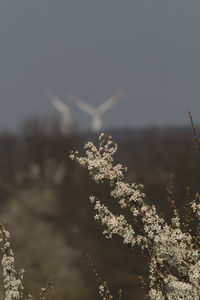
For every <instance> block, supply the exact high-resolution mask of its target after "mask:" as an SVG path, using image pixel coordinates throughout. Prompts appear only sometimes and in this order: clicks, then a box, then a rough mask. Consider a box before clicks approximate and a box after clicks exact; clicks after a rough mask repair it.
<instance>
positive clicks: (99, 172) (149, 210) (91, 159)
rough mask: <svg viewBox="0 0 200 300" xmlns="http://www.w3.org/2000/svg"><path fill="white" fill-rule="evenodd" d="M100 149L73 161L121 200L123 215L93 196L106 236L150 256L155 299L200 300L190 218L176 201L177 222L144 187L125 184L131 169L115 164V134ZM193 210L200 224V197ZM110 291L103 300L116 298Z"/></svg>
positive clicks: (199, 261)
mask: <svg viewBox="0 0 200 300" xmlns="http://www.w3.org/2000/svg"><path fill="white" fill-rule="evenodd" d="M99 141H100V144H99V147H98V148H97V147H96V146H95V145H94V144H93V143H92V142H88V143H87V144H86V145H85V151H86V156H84V157H81V156H79V154H78V152H77V151H75V152H72V153H71V155H70V158H71V159H73V160H75V161H77V162H78V163H79V164H80V165H81V166H82V167H85V168H87V169H88V171H89V174H90V176H91V178H92V179H93V180H94V181H95V182H96V183H104V182H106V183H108V184H109V185H110V187H111V192H110V195H111V197H112V198H114V199H116V200H117V201H118V204H119V206H120V208H121V210H122V214H120V215H117V214H115V213H113V212H112V211H111V210H109V208H108V207H107V206H105V205H104V204H103V203H102V202H101V201H100V200H99V199H98V198H97V197H96V196H94V195H91V196H90V201H91V203H92V204H93V205H94V210H95V211H96V215H95V217H94V218H95V219H96V220H99V221H100V222H101V224H102V225H103V227H104V231H103V234H104V235H105V237H106V238H108V239H109V238H112V236H113V235H114V234H116V235H118V236H120V237H121V238H122V241H123V243H124V244H127V245H130V246H131V247H133V246H134V245H136V244H137V245H138V246H140V247H141V250H142V251H145V252H147V254H148V257H149V291H148V298H149V299H151V300H154V299H155V300H164V299H168V300H177V299H187V300H197V299H200V253H199V232H198V230H197V232H196V234H192V233H191V230H190V229H188V230H186V228H188V218H187V217H185V218H184V219H183V220H181V218H180V216H179V213H178V210H177V209H176V207H175V205H174V202H173V200H172V199H170V197H169V200H171V204H172V207H173V217H172V218H171V222H167V221H165V219H164V218H163V217H161V216H159V214H158V213H157V211H156V208H155V206H154V205H148V204H147V202H146V201H145V194H144V191H143V185H141V184H139V185H138V184H136V183H132V184H129V183H127V182H125V180H124V171H126V167H123V166H122V165H120V164H117V165H114V164H113V155H114V154H115V153H116V151H117V145H116V144H115V143H114V142H113V141H112V138H111V136H108V135H105V134H101V135H100V137H99ZM124 209H129V211H130V212H131V214H132V218H133V220H134V222H133V224H131V223H130V222H129V221H128V220H127V218H126V216H125V214H124ZM189 210H190V211H191V212H192V213H193V214H194V215H195V216H196V218H197V220H198V222H199V223H200V196H199V194H197V195H196V197H195V200H193V201H189V203H188V211H189ZM104 289H105V287H104V286H102V285H100V295H101V296H102V298H103V299H111V297H112V296H111V295H110V294H109V297H106V296H105V294H104V293H103V291H104Z"/></svg>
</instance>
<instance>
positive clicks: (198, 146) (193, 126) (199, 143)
mask: <svg viewBox="0 0 200 300" xmlns="http://www.w3.org/2000/svg"><path fill="white" fill-rule="evenodd" d="M188 114H189V117H190V122H191V125H192V130H193V135H194V141H195V144H196V147H197V149H198V151H200V139H199V138H198V137H197V133H196V128H195V125H194V122H193V118H192V115H191V113H190V111H188Z"/></svg>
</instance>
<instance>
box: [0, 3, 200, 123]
mask: <svg viewBox="0 0 200 300" xmlns="http://www.w3.org/2000/svg"><path fill="white" fill-rule="evenodd" d="M121 88H124V89H126V90H127V96H126V98H124V100H122V101H121V102H120V103H118V104H117V105H116V106H115V107H113V109H112V110H110V111H109V112H108V113H106V114H105V117H104V125H105V127H120V126H149V125H168V124H170V125H172V124H176V125H181V124H185V123H187V122H188V116H187V110H188V109H190V110H191V111H192V113H193V117H194V118H195V119H196V120H197V121H199V119H200V3H199V2H198V1H195V0H123V1H122V0H3V1H1V2H0V128H5V127H9V128H16V127H17V126H19V124H20V123H21V122H22V121H23V119H24V118H27V117H29V116H33V115H36V114H39V115H40V116H48V115H52V114H56V111H55V110H54V108H53V107H52V106H51V104H50V103H49V102H48V100H47V99H46V98H45V95H44V94H45V90H46V89H50V90H52V91H53V92H54V93H55V94H57V95H58V96H59V97H60V98H61V99H64V97H65V95H66V94H67V93H75V94H76V95H77V96H80V97H82V98H83V99H85V100H86V101H88V102H89V103H91V104H94V105H98V104H100V103H101V102H102V101H103V100H104V99H106V98H107V97H109V96H110V95H111V94H112V93H113V92H115V91H116V90H118V89H121ZM73 113H74V118H75V120H76V121H78V122H79V124H80V126H81V127H82V128H89V126H90V119H89V117H88V116H87V115H84V114H83V113H80V112H79V111H77V110H73Z"/></svg>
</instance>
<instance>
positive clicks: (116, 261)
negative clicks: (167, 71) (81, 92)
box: [0, 119, 200, 300]
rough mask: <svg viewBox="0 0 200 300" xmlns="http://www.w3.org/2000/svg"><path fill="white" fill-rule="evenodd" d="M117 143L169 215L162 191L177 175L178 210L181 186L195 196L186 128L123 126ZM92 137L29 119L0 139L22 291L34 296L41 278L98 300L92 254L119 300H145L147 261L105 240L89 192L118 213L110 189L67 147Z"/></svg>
mask: <svg viewBox="0 0 200 300" xmlns="http://www.w3.org/2000/svg"><path fill="white" fill-rule="evenodd" d="M111 135H112V136H113V139H114V140H115V141H116V142H117V143H118V152H117V154H116V158H115V159H116V162H117V163H122V164H124V165H126V166H128V172H127V173H126V176H125V177H126V180H128V181H130V182H131V181H136V182H137V183H139V182H141V183H143V184H144V187H145V193H146V198H147V201H148V202H149V203H154V204H155V205H156V206H157V207H158V210H160V211H161V212H162V214H163V215H164V216H165V217H166V218H168V216H169V214H170V209H169V203H168V202H167V200H166V198H167V190H166V188H167V186H168V185H169V179H170V174H172V173H173V174H174V178H175V183H174V185H175V191H174V194H175V198H176V203H177V206H178V207H179V208H180V209H181V208H182V207H183V205H184V203H185V197H186V188H188V187H189V188H190V197H191V198H193V197H194V195H195V193H196V192H198V191H200V187H199V178H200V168H199V164H200V155H199V153H198V152H197V151H196V149H195V144H194V140H193V136H192V130H191V128H177V127H176V128H162V129H161V128H143V129H133V130H131V129H123V130H122V129H121V130H114V131H112V132H111ZM88 140H92V141H95V142H97V141H98V136H97V135H94V134H91V133H84V134H81V133H76V132H74V133H72V134H71V135H70V136H63V135H62V134H60V133H59V130H58V126H57V124H56V123H52V124H49V123H45V122H44V121H41V120H37V119H35V120H29V121H27V122H26V123H25V124H24V126H23V127H22V129H21V132H20V134H18V135H16V134H14V133H11V132H2V133H1V134H0V197H1V198H0V199H1V219H2V220H4V219H6V220H7V224H8V225H7V226H8V230H9V231H10V233H11V235H12V242H13V249H14V253H15V257H16V263H17V265H18V266H20V267H24V268H25V270H26V273H25V286H26V289H27V291H30V292H31V293H32V294H33V296H34V299H37V298H38V295H39V290H40V287H42V286H44V284H45V283H44V273H45V274H46V275H48V277H49V278H50V279H54V278H55V279H56V283H55V286H56V291H57V299H59V300H62V299H63V300H64V299H72V300H78V299H82V300H84V299H85V300H86V299H87V300H89V299H98V289H97V285H96V283H95V276H94V275H93V274H92V271H91V268H90V264H89V262H88V260H87V257H86V254H87V253H89V254H90V255H91V257H92V261H93V263H94V265H95V267H96V269H97V270H98V273H99V275H100V276H101V277H102V278H103V279H104V280H106V281H107V282H108V283H109V284H110V285H111V286H112V287H113V289H114V294H115V293H116V294H117V293H118V290H119V288H122V289H123V299H136V300H137V299H138V300H139V299H144V294H143V292H142V291H141V288H140V282H139V280H138V279H137V277H138V275H139V274H142V275H145V270H146V269H145V263H144V261H143V258H142V256H141V255H140V254H139V252H138V251H137V249H134V250H133V249H129V248H127V247H122V246H121V243H119V240H118V238H116V239H112V240H106V239H105V238H104V237H103V235H102V228H101V225H100V224H98V223H96V222H95V220H94V218H93V216H94V214H93V208H92V205H91V204H90V203H89V200H88V198H89V195H90V194H96V195H98V196H99V197H101V198H102V199H103V200H104V201H105V203H106V205H108V206H109V207H110V206H111V207H112V208H113V209H115V206H116V203H113V202H112V201H111V199H110V197H109V190H108V187H107V186H106V185H105V186H104V185H102V186H97V185H95V184H94V183H93V182H92V181H91V179H90V178H89V177H88V175H87V172H86V171H85V170H83V169H80V168H79V167H78V166H77V165H76V164H75V163H74V162H72V161H71V160H70V159H69V157H68V156H69V151H70V150H71V149H73V150H75V149H81V150H80V151H82V148H83V145H84V143H85V142H86V141H88Z"/></svg>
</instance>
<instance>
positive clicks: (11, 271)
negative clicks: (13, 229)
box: [0, 224, 24, 300]
mask: <svg viewBox="0 0 200 300" xmlns="http://www.w3.org/2000/svg"><path fill="white" fill-rule="evenodd" d="M9 237H10V234H9V232H8V231H7V230H6V228H5V226H4V225H2V224H0V243H1V244H2V247H1V250H2V252H3V258H2V267H3V277H4V288H5V300H20V299H24V297H23V289H24V287H23V285H22V280H23V274H24V270H23V269H21V270H20V271H19V272H17V271H16V270H15V267H14V254H13V251H12V249H11V247H10V242H9Z"/></svg>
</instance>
